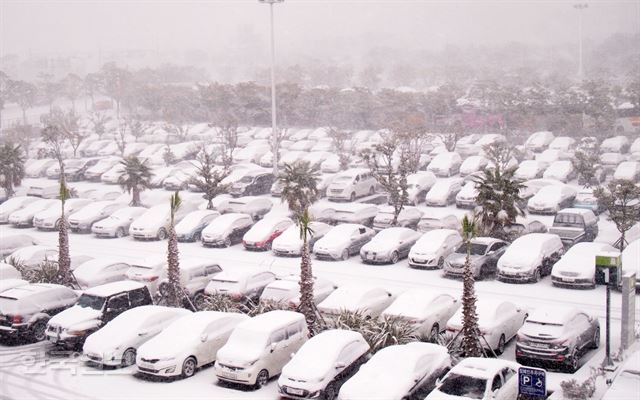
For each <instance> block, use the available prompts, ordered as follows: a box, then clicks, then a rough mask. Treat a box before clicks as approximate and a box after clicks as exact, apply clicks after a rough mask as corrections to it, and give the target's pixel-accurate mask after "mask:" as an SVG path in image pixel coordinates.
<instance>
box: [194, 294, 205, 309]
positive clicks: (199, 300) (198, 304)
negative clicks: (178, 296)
mask: <svg viewBox="0 0 640 400" xmlns="http://www.w3.org/2000/svg"><path fill="white" fill-rule="evenodd" d="M205 299H206V296H205V294H204V293H203V292H198V293H196V295H195V296H193V306H194V307H195V308H196V310H198V311H200V310H202V309H203V308H204V301H205Z"/></svg>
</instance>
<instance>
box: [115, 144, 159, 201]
mask: <svg viewBox="0 0 640 400" xmlns="http://www.w3.org/2000/svg"><path fill="white" fill-rule="evenodd" d="M120 163H121V164H122V165H123V166H124V172H123V173H122V175H120V178H118V183H119V184H120V186H121V187H122V189H124V190H126V191H127V193H131V194H132V196H131V203H130V204H131V205H132V206H134V207H137V206H139V205H140V192H142V191H143V190H145V189H148V188H149V187H151V182H150V181H151V176H152V173H151V168H149V166H147V163H146V161H141V160H140V159H139V158H138V157H136V156H131V157H127V158H125V159H124V160H123V161H121V162H120Z"/></svg>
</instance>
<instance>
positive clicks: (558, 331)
mask: <svg viewBox="0 0 640 400" xmlns="http://www.w3.org/2000/svg"><path fill="white" fill-rule="evenodd" d="M599 346H600V322H598V318H596V317H594V316H592V315H589V314H587V313H586V312H584V311H580V310H578V309H576V308H573V307H563V306H558V305H554V306H553V307H544V308H542V307H540V308H536V309H535V311H533V312H532V313H531V315H529V317H528V318H527V320H526V321H525V323H524V325H522V327H521V328H520V330H518V335H517V339H516V361H517V362H518V363H523V364H526V365H531V364H532V363H537V362H540V363H545V364H547V363H550V364H555V365H559V366H562V367H566V368H567V369H568V370H569V372H572V373H573V372H575V371H577V370H578V367H579V362H580V358H581V357H582V356H584V355H585V353H587V352H588V351H589V350H591V349H597V348H598V347H599Z"/></svg>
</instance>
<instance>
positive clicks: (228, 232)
mask: <svg viewBox="0 0 640 400" xmlns="http://www.w3.org/2000/svg"><path fill="white" fill-rule="evenodd" d="M252 225H253V219H252V218H251V216H250V215H249V214H241V213H229V214H223V215H221V216H219V217H218V218H216V219H215V220H214V221H213V222H212V223H210V224H209V225H207V227H206V228H204V229H203V230H202V245H203V246H215V247H230V246H231V245H233V244H235V243H239V242H241V241H242V237H243V236H244V234H245V233H247V232H248V231H249V229H251V226H252Z"/></svg>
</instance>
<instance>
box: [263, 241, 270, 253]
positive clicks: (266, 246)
mask: <svg viewBox="0 0 640 400" xmlns="http://www.w3.org/2000/svg"><path fill="white" fill-rule="evenodd" d="M271 245H272V242H267V243H266V244H265V245H264V249H265V250H267V251H269V250H271Z"/></svg>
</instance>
